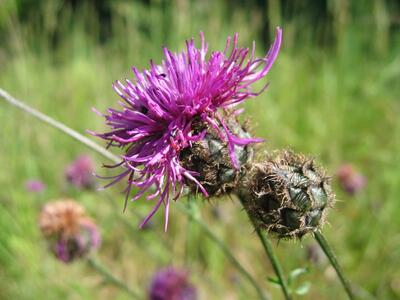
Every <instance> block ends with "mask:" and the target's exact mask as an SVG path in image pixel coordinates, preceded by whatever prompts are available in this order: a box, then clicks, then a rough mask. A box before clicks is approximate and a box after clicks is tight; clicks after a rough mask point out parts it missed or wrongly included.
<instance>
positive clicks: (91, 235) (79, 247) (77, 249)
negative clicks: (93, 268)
mask: <svg viewBox="0 0 400 300" xmlns="http://www.w3.org/2000/svg"><path fill="white" fill-rule="evenodd" d="M100 242H101V238H100V233H99V231H98V229H97V227H96V225H95V224H93V223H92V222H91V221H90V220H87V219H82V220H81V221H80V228H79V231H78V232H76V233H75V234H74V235H71V236H69V237H68V238H59V239H58V240H57V241H56V242H55V244H54V245H53V247H54V248H53V249H52V250H53V253H54V255H55V256H56V257H57V258H58V259H59V260H61V261H62V262H64V263H69V262H72V261H73V260H75V259H76V258H79V257H83V256H85V255H86V254H87V253H89V252H90V251H92V250H95V249H97V248H98V247H99V246H100Z"/></svg>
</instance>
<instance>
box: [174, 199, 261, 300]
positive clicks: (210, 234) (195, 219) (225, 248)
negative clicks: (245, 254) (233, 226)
mask: <svg viewBox="0 0 400 300" xmlns="http://www.w3.org/2000/svg"><path fill="white" fill-rule="evenodd" d="M176 206H177V207H178V208H179V209H180V210H181V211H182V212H184V213H185V214H187V215H188V216H189V217H190V218H191V219H192V220H193V222H195V223H196V224H197V225H199V226H200V227H201V229H202V230H203V231H204V233H205V234H206V235H207V236H208V237H209V238H210V239H211V240H212V241H214V243H215V244H216V245H217V246H218V247H219V248H220V249H221V250H222V252H223V253H224V254H225V256H226V257H227V258H228V259H229V260H230V261H231V263H232V264H233V265H234V266H235V267H236V269H237V270H238V271H239V272H240V273H241V274H242V275H243V276H244V277H245V278H246V279H247V280H248V281H249V283H250V284H251V285H252V286H253V287H254V289H255V290H256V291H257V293H258V295H259V297H260V299H263V300H267V299H269V298H268V297H267V296H266V295H265V293H264V291H263V290H262V288H261V287H260V286H259V285H258V283H257V281H256V280H255V279H254V277H253V276H252V275H251V274H250V273H249V272H248V271H247V270H246V269H245V268H244V267H243V266H242V264H241V263H240V262H239V261H238V260H237V258H236V257H235V256H234V255H233V253H232V252H231V250H230V249H229V248H228V246H227V245H226V244H225V243H224V242H223V241H222V240H221V239H220V238H219V237H218V236H217V235H215V233H214V232H212V231H211V229H210V228H209V227H208V226H207V225H206V224H205V223H204V222H203V221H202V220H201V219H200V218H198V217H197V216H196V215H194V214H193V213H192V211H190V210H189V209H188V208H186V207H185V206H184V205H182V204H181V203H178V202H177V203H176Z"/></svg>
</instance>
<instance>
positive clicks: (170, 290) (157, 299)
mask: <svg viewBox="0 0 400 300" xmlns="http://www.w3.org/2000/svg"><path fill="white" fill-rule="evenodd" d="M195 299H197V293H196V289H195V287H194V286H193V285H192V284H191V283H190V282H189V281H188V273H187V272H186V271H183V270H177V269H174V268H172V267H169V268H166V269H162V270H160V271H158V272H157V273H156V274H155V276H154V278H153V280H152V283H151V286H150V291H149V300H195Z"/></svg>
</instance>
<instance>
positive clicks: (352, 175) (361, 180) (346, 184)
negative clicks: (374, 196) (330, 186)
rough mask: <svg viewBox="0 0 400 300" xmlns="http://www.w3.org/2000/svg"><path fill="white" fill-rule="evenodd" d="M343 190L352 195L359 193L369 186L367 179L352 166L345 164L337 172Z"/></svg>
mask: <svg viewBox="0 0 400 300" xmlns="http://www.w3.org/2000/svg"><path fill="white" fill-rule="evenodd" d="M336 176H337V178H338V181H339V185H340V186H341V188H342V189H343V190H344V191H345V192H347V193H348V194H350V195H355V194H357V193H359V192H360V191H361V190H362V189H363V188H364V187H365V185H366V184H367V180H366V178H365V177H364V176H363V175H362V174H360V173H359V172H357V171H356V170H355V169H354V167H353V166H352V165H351V164H343V165H341V166H340V167H339V169H338V171H337V172H336Z"/></svg>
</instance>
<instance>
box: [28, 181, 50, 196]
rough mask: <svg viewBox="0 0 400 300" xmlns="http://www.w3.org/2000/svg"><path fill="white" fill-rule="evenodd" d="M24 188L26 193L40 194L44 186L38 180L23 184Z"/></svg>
mask: <svg viewBox="0 0 400 300" xmlns="http://www.w3.org/2000/svg"><path fill="white" fill-rule="evenodd" d="M25 187H26V189H27V191H28V192H32V193H40V192H43V191H44V189H45V188H46V185H45V184H44V183H43V182H42V181H40V180H35V179H31V180H28V181H26V182H25Z"/></svg>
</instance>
